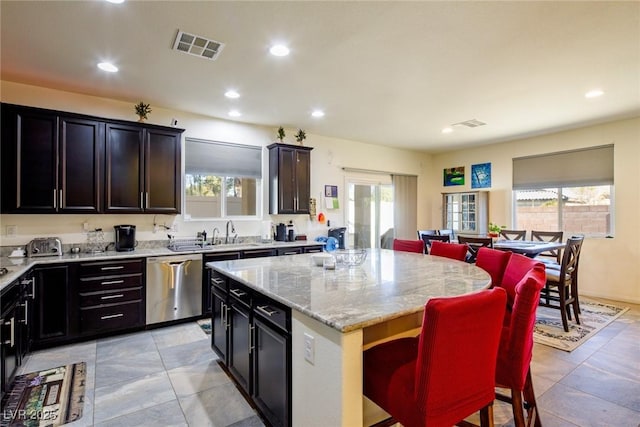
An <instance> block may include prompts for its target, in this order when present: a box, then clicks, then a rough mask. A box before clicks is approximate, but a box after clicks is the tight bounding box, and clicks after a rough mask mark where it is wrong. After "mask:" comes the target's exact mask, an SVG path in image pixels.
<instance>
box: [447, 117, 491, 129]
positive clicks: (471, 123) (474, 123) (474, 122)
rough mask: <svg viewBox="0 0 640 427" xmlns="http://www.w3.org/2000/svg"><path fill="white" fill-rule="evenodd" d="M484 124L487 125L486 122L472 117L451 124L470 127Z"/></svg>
mask: <svg viewBox="0 0 640 427" xmlns="http://www.w3.org/2000/svg"><path fill="white" fill-rule="evenodd" d="M484 125H486V123H485V122H481V121H480V120H476V119H471V120H466V121H464V122H460V123H454V124H452V125H451V126H466V127H468V128H477V127H480V126H484Z"/></svg>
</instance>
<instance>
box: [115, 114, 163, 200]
mask: <svg viewBox="0 0 640 427" xmlns="http://www.w3.org/2000/svg"><path fill="white" fill-rule="evenodd" d="M142 136H143V128H140V127H135V126H127V125H116V124H107V126H106V164H105V181H106V182H105V199H106V200H105V211H106V212H142V209H143V203H144V202H143V197H144V174H143V165H144V163H143V159H144V158H143V156H144V154H143V139H142ZM165 173H166V172H165Z"/></svg>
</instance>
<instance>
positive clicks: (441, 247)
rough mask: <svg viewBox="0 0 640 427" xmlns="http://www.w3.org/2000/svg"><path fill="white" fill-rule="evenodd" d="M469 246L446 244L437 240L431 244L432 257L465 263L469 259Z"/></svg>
mask: <svg viewBox="0 0 640 427" xmlns="http://www.w3.org/2000/svg"><path fill="white" fill-rule="evenodd" d="M467 249H468V248H467V245H462V244H460V243H444V242H438V241H436V240H434V241H432V242H431V252H430V255H434V256H441V257H445V258H451V259H457V260H458V261H464V260H465V258H466V257H467Z"/></svg>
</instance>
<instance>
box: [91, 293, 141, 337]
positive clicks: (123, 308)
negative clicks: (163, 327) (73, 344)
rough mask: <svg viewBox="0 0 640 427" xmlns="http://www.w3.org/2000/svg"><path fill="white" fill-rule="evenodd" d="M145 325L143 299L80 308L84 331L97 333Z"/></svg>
mask: <svg viewBox="0 0 640 427" xmlns="http://www.w3.org/2000/svg"><path fill="white" fill-rule="evenodd" d="M143 325H144V305H143V304H142V301H132V302H127V303H123V304H113V305H109V306H105V307H96V308H81V309H80V328H81V332H83V333H87V332H91V333H95V332H100V331H107V330H112V329H124V328H131V327H135V326H143Z"/></svg>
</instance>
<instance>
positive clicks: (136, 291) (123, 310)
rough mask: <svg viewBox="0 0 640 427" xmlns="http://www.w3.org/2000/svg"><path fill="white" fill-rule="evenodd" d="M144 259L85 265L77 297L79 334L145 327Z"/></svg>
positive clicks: (80, 272) (87, 263) (79, 269)
mask: <svg viewBox="0 0 640 427" xmlns="http://www.w3.org/2000/svg"><path fill="white" fill-rule="evenodd" d="M144 271H145V260H144V259H142V258H139V259H125V260H118V261H96V262H82V263H80V264H79V265H78V272H77V275H78V279H77V281H76V290H75V291H76V298H77V301H78V320H79V322H78V333H79V334H80V335H82V336H84V335H95V334H101V333H105V332H111V331H118V330H123V329H133V328H138V327H142V326H144V325H145V318H146V311H145V310H146V304H145V279H144Z"/></svg>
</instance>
